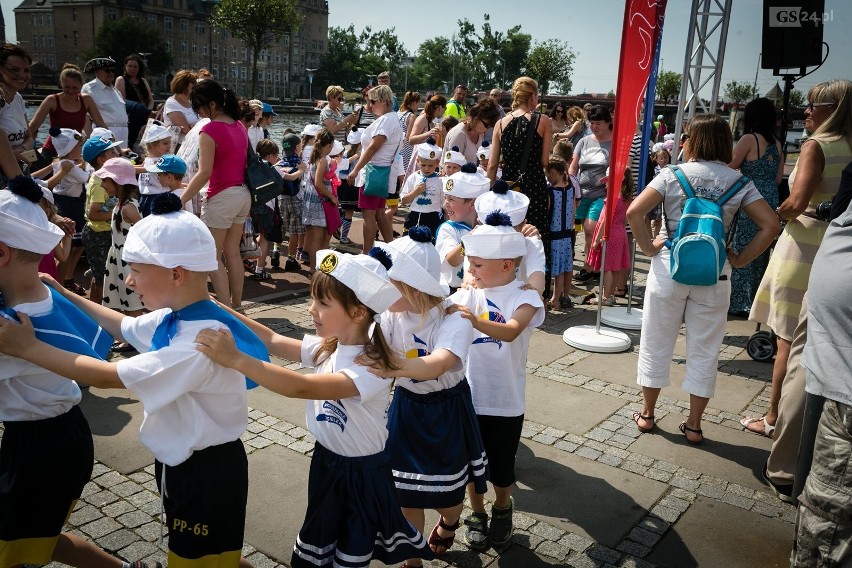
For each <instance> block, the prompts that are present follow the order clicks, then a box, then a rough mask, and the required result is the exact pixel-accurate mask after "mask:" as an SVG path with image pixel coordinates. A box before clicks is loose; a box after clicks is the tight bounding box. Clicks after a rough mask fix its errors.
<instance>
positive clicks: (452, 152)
mask: <svg viewBox="0 0 852 568" xmlns="http://www.w3.org/2000/svg"><path fill="white" fill-rule="evenodd" d="M466 163H467V159H465V157H464V154H462V153H461V152H459V147H458V146H453V147H452V148H450V149H449V150H447V151H446V152H444V158H443V167H444V177H450V176H451V175H453V174H454V173H456V172H459V171H461V168H462V166H463V165H465V164H466Z"/></svg>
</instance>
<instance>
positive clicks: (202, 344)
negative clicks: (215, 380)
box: [195, 329, 242, 367]
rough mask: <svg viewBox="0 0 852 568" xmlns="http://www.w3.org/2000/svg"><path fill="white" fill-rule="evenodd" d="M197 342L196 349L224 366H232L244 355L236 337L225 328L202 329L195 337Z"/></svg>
mask: <svg viewBox="0 0 852 568" xmlns="http://www.w3.org/2000/svg"><path fill="white" fill-rule="evenodd" d="M195 343H196V347H195V348H196V349H198V350H199V351H201V352H202V353H204V354H205V355H207V356H208V357H210V360H211V361H213V362H214V363H217V364H219V365H222V366H223V367H232V366H233V365H234V364H235V363H236V360H237V359H238V358H239V357H240V356H241V355H242V352H241V351H240V350H239V349H237V344H236V343H235V342H234V337H233V336H232V335H231V333H230V332H229V331H228V330H225V329H202V330H201V331H199V332H198V335H197V336H196V337H195Z"/></svg>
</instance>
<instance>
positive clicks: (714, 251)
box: [663, 165, 751, 286]
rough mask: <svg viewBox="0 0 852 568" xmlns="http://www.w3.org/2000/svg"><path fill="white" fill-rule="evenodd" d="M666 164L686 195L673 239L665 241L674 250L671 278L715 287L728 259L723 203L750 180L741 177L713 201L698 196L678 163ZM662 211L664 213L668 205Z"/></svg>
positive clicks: (691, 283)
mask: <svg viewBox="0 0 852 568" xmlns="http://www.w3.org/2000/svg"><path fill="white" fill-rule="evenodd" d="M666 167H668V168H671V170H672V172H673V173H674V175H675V177H676V178H677V181H678V183H679V184H680V187H681V188H682V189H683V192H684V193H685V194H686V197H687V199H686V203H684V206H683V215H681V218H680V223H678V226H677V230H676V231H675V234H674V238H671V239H669V240H667V241H666V246H667V247H668V248H669V249H671V251H672V252H671V275H672V280H674V281H675V282H680V283H681V284H687V285H689V286H712V285H713V284H715V283H716V282H718V281H719V276H720V275H721V274H722V268H723V267H724V266H725V259H726V258H727V252H726V250H725V249H726V246H725V224H724V221H723V215H722V205H724V204H725V203H726V202H727V201H728V200H729V199H730V198H731V197H733V196H734V195H735V194H736V193H737V192H738V191H739V190H741V189H742V188H743V187H744V186H745V185H746V184H747V183H748V182H749V181H751V180H750V179H749V178H748V176H740V178H739V179H738V180H737V181H735V182H734V184H733V185H732V186H731V187H729V188H728V190H727V191H725V193H724V194H722V195H721V196H720V197H719V198H718V199H717V200H716V201H711V200H710V199H703V198H701V197H696V196H695V191H694V190H693V189H692V186H691V185H690V184H689V180H687V179H686V176H685V175H683V171H682V170H681V169H680V168H679V167H678V166H674V165H669V166H666ZM663 211H664V214H665V207H663ZM666 228H668V224H667V225H666Z"/></svg>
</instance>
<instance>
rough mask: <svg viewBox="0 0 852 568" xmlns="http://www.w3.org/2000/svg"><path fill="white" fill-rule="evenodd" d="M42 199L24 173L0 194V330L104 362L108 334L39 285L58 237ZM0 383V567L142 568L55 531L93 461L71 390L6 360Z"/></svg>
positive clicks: (60, 380)
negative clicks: (31, 327)
mask: <svg viewBox="0 0 852 568" xmlns="http://www.w3.org/2000/svg"><path fill="white" fill-rule="evenodd" d="M42 195H43V194H42V191H41V189H40V188H39V186H38V185H37V184H36V183H35V182H34V181H33V180H32V178H28V177H25V176H18V177H16V178H13V179H12V180H10V181H9V189H8V190H2V191H0V293H2V294H0V296H2V299H3V301H4V302H5V305H0V308H2V315H0V321H1V322H2V323H0V325H2V326H8V329H7V330H5V331H6V332H8V333H11V334H16V333H17V332H18V330H19V328H20V326H17V325H16V324H14V323H13V318H15V316H16V315H17V317H20V318H22V319H25V320H27V321H30V320H31V321H32V322H34V323H35V325H36V327H37V328H38V329H39V331H38V332H37V336H38V337H39V338H40V339H42V340H43V341H45V342H46V343H48V344H50V345H54V346H58V347H61V348H64V349H70V350H74V351H75V354H85V355H89V356H91V357H97V358H103V357H104V356H106V354H107V353H108V351H109V346H110V344H111V343H112V338H111V337H109V334H107V333H104V331H103V330H102V329H101V328H100V327H98V326H97V324H95V322H94V321H92V320H91V319H89V318H88V317H87V316H86V315H85V314H84V313H83V312H82V311H80V310H79V309H77V308H76V307H74V306H73V305H72V304H71V303H70V302H68V301H67V300H66V299H65V298H63V297H62V295H61V294H59V293H58V292H56V291H53V290H51V289H49V288H48V287H46V286H45V285H44V284H43V283H42V282H41V280H40V279H39V274H38V264H39V260H40V259H41V258H42V255H45V254H49V253H50V252H51V251H52V250H53V248H54V247H55V246H56V245H57V243H59V241H60V240H61V239H62V238H63V235H64V231H62V229H60V228H59V227H57V226H56V225H54V224H52V223H50V222H49V221H48V219H47V216H46V215H45V214H44V211H43V210H42V209H41V207H39V206H38V204H37V203H38V202H39V200H40V199H41V197H42ZM27 316H29V319H28V318H27ZM31 333H32V332H31ZM74 356H76V355H74ZM0 379H2V380H0V421H2V422H3V423H4V426H5V431H4V433H3V446H2V447H3V460H2V462H0V511H2V512H0V564H2V565H3V566H16V565H21V564H47V563H48V562H50V561H51V560H57V561H59V562H62V563H64V564H68V565H71V566H80V567H89V566H96V565H97V566H114V567H115V568H122V567H125V568H127V567H129V566H133V567H134V568H137V567H144V566H145V564H144V563H141V562H134V563H131V564H128V563H124V562H122V561H121V560H119V559H117V558H113V557H111V556H109V555H108V554H106V553H105V552H104V551H102V550H100V549H99V548H97V547H96V546H95V545H93V544H92V543H91V542H88V541H86V540H84V539H82V538H80V537H79V536H77V535H73V534H69V533H63V532H61V531H62V527H63V525H64V523H65V519H66V518H67V517H68V515H69V514H70V513H71V512H72V511H73V510H74V507H75V504H76V502H77V499H79V497H80V494H81V492H82V491H83V488H84V486H85V485H86V484H87V483H88V481H89V478H90V477H91V474H92V463H93V460H94V446H93V443H92V434H91V431H90V430H89V424H88V422H87V421H86V418H85V417H84V416H83V413H82V412H81V411H80V409H79V407H78V404H79V403H80V400H81V393H80V388H79V387H78V386H77V384H76V383H75V382H73V381H69V380H67V379H66V378H64V377H63V376H60V375H58V374H56V372H55V370H54V371H50V370H48V369H46V368H44V367H41V366H38V365H37V364H34V363H32V362H28V361H26V360H24V359H22V358H16V357H15V356H7V355H0ZM34 449H37V451H34ZM57 472H61V474H60V475H57ZM157 566H159V564H157Z"/></svg>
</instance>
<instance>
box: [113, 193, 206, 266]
mask: <svg viewBox="0 0 852 568" xmlns="http://www.w3.org/2000/svg"><path fill="white" fill-rule="evenodd" d="M121 258H122V260H124V262H138V263H141V264H153V265H156V266H162V267H163V268H177V267H178V266H180V267H182V268H185V269H186V270H189V271H192V272H214V271H215V270H216V269H217V268H218V267H219V262H218V257H217V255H216V242H215V241H214V240H213V235H212V234H211V233H210V229H208V228H207V225H205V224H204V223H203V222H202V221H201V219H199V218H198V217H196V216H195V215H193V214H192V213H190V212H189V211H186V210H184V209H182V205H181V202H180V198H179V197H178V196H177V195H175V194H174V193H162V194H160V195H158V196H157V197H155V198H154V206H153V209H152V211H151V215H148V216H147V217H143V218H142V219H141V220H140V221H137V222H136V224H135V225H133V226H132V227H131V228H130V232H129V233H128V234H127V240H126V241H125V242H124V248H123V249H122V251H121Z"/></svg>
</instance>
